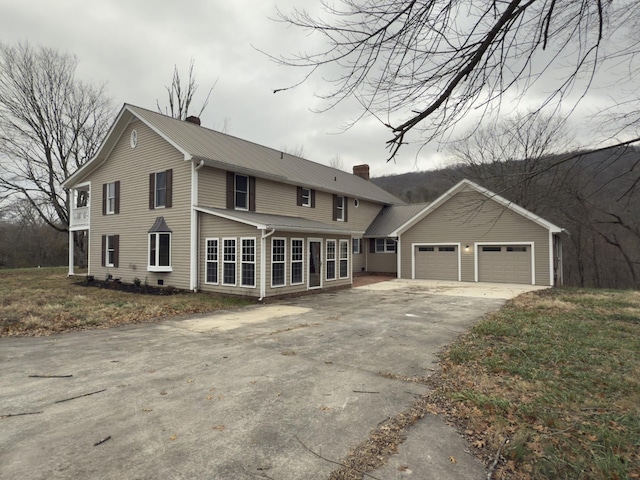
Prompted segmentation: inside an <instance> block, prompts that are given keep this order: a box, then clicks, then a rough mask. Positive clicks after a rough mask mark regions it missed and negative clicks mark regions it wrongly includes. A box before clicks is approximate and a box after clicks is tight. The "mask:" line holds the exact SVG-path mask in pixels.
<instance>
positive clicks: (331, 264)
mask: <svg viewBox="0 0 640 480" xmlns="http://www.w3.org/2000/svg"><path fill="white" fill-rule="evenodd" d="M335 279H336V241H335V240H327V280H335Z"/></svg>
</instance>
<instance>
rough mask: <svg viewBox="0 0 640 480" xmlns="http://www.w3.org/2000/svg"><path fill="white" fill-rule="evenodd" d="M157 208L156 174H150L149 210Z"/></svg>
mask: <svg viewBox="0 0 640 480" xmlns="http://www.w3.org/2000/svg"><path fill="white" fill-rule="evenodd" d="M155 207H156V174H155V173H150V174H149V210H153V209H154V208H155Z"/></svg>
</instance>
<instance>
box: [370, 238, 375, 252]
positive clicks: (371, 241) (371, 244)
mask: <svg viewBox="0 0 640 480" xmlns="http://www.w3.org/2000/svg"><path fill="white" fill-rule="evenodd" d="M369 253H376V239H375V238H370V239H369Z"/></svg>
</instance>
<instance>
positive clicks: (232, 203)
mask: <svg viewBox="0 0 640 480" xmlns="http://www.w3.org/2000/svg"><path fill="white" fill-rule="evenodd" d="M235 180H236V176H235V174H234V173H233V172H227V208H228V209H229V210H233V209H234V208H236V200H235V198H234V197H235V195H234V191H235V188H234V187H235Z"/></svg>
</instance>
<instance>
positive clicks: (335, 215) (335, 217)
mask: <svg viewBox="0 0 640 480" xmlns="http://www.w3.org/2000/svg"><path fill="white" fill-rule="evenodd" d="M336 220H338V196H337V195H336V194H334V195H333V221H336Z"/></svg>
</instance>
